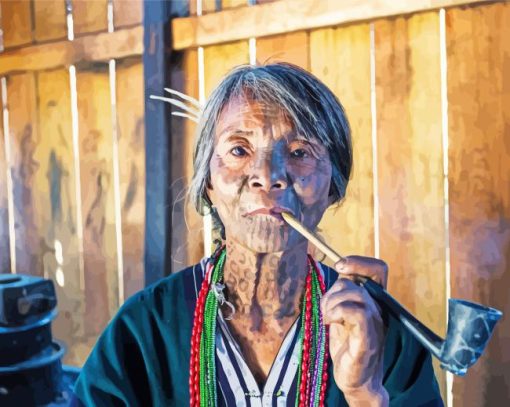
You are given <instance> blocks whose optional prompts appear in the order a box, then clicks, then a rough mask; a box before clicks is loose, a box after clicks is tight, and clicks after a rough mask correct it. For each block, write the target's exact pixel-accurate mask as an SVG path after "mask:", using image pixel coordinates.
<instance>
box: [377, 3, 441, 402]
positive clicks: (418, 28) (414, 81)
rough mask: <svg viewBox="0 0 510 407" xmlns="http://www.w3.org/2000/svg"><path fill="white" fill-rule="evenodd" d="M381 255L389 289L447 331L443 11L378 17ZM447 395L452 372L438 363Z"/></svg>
mask: <svg viewBox="0 0 510 407" xmlns="http://www.w3.org/2000/svg"><path fill="white" fill-rule="evenodd" d="M374 31H375V66H376V78H375V83H376V89H375V91H376V96H377V103H376V111H377V117H376V121H377V147H378V148H377V162H378V166H377V172H378V181H379V182H378V184H379V185H378V196H379V230H380V234H379V244H380V257H381V258H383V259H385V261H386V262H387V263H388V265H389V266H390V270H391V274H390V280H389V285H388V289H389V291H390V292H391V293H392V294H394V295H395V296H397V297H398V298H399V300H400V301H401V302H402V303H403V304H404V305H405V307H406V308H407V309H408V310H410V311H411V312H412V313H413V314H415V315H416V316H417V318H418V319H419V320H420V321H422V322H424V323H425V324H426V325H427V326H429V327H430V328H431V329H433V330H434V331H435V332H441V333H444V332H446V305H445V299H446V281H445V276H446V273H445V256H446V255H445V247H446V242H445V220H444V177H443V145H442V132H441V83H440V80H438V79H439V78H440V77H441V75H440V58H439V56H440V51H439V45H440V40H439V18H438V13H437V12H433V13H424V14H417V15H414V16H412V17H400V18H396V19H392V20H381V21H376V22H375V24H374ZM436 375H437V377H438V380H439V383H440V384H441V387H442V390H443V394H445V393H444V392H445V390H446V388H445V387H444V385H445V383H446V378H445V374H444V372H443V371H442V370H441V369H440V368H439V365H437V366H436Z"/></svg>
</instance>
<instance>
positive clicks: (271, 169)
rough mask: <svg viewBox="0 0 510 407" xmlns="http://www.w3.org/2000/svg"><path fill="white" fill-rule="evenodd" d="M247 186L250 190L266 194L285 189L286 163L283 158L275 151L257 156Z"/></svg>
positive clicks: (286, 183)
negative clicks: (263, 191) (261, 191)
mask: <svg viewBox="0 0 510 407" xmlns="http://www.w3.org/2000/svg"><path fill="white" fill-rule="evenodd" d="M248 184H249V185H250V188H254V189H262V190H265V191H267V192H269V191H270V190H273V189H285V188H287V185H288V182H287V172H286V163H285V160H284V159H283V157H282V156H281V155H280V154H278V153H277V152H275V151H270V152H263V153H261V154H258V156H257V158H256V159H255V160H254V162H253V164H252V168H251V174H250V177H249V180H248Z"/></svg>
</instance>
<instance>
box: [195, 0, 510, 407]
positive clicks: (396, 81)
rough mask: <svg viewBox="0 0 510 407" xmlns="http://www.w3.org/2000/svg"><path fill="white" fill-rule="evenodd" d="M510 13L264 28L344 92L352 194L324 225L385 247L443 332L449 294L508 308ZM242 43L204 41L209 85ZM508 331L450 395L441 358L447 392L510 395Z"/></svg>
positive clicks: (273, 46) (281, 56)
mask: <svg viewBox="0 0 510 407" xmlns="http://www.w3.org/2000/svg"><path fill="white" fill-rule="evenodd" d="M237 6H238V5H237V4H236V7H237ZM228 7H230V4H229V3H226V4H224V5H223V8H228ZM506 21H510V5H509V4H508V3H505V2H496V3H495V4H490V5H477V6H464V7H457V8H450V9H448V10H446V27H445V30H446V31H445V32H446V38H444V37H441V28H440V24H441V14H440V11H439V10H437V11H429V12H422V13H417V14H414V15H408V16H400V17H395V18H386V19H379V20H376V21H373V22H368V23H356V24H351V25H343V26H340V27H329V28H324V29H317V30H312V31H309V32H305V31H302V32H295V33H288V34H282V35H278V36H274V37H265V38H257V39H256V60H257V63H259V64H263V63H271V62H275V61H287V62H292V63H295V64H297V65H299V66H301V67H303V68H305V69H308V70H310V71H311V72H312V73H313V74H315V75H316V76H317V77H319V78H320V79H321V80H323V81H324V82H325V83H326V84H327V85H328V86H329V87H330V88H331V89H332V90H333V91H334V92H335V94H336V95H337V96H338V97H339V99H340V101H341V102H342V104H343V105H344V107H345V109H346V112H347V115H348V118H349V121H350V124H351V129H352V135H353V153H354V168H353V174H352V177H351V181H350V184H349V187H348V190H347V196H346V199H345V200H344V201H343V203H342V204H341V205H340V206H339V207H338V208H330V209H329V210H328V211H327V212H326V214H325V215H324V218H323V220H322V222H321V224H320V225H319V231H320V233H321V234H322V236H324V238H325V239H326V240H327V241H328V242H330V243H331V245H332V246H333V247H335V248H337V249H338V250H339V251H340V252H341V253H343V254H362V255H368V256H378V257H380V258H382V259H384V260H386V261H387V263H388V264H389V268H390V278H389V291H390V292H391V293H392V294H393V295H394V296H395V297H396V298H397V299H398V300H399V301H400V302H401V303H403V304H404V305H405V306H406V308H407V309H409V310H410V311H411V312H413V313H414V314H415V315H416V316H417V317H418V318H419V319H420V320H421V321H423V322H424V323H425V324H426V325H427V326H429V327H431V328H432V329H433V330H434V331H436V332H437V333H438V334H440V335H444V334H445V332H446V322H447V321H446V318H447V315H446V314H447V298H448V297H457V298H465V299H468V300H473V301H477V302H480V303H483V304H486V305H489V306H493V307H495V308H498V309H500V310H502V311H503V312H504V314H508V313H509V312H510V299H509V298H510V296H509V295H508V293H509V287H510V270H509V264H510V226H509V225H510V221H509V218H510V195H509V188H508V186H509V185H510V167H509V163H510V143H509V142H508V140H510V133H509V131H510V130H509V127H508V123H509V122H510V108H509V106H510V91H509V89H510V86H509V81H510V79H509V78H510V71H509V69H510V48H509V45H508V44H509V43H508V41H507V40H506V38H507V37H508V36H509V35H510V32H509V30H508V24H506V25H505V22H506ZM442 45H444V46H445V47H446V54H447V58H446V65H445V66H446V67H447V73H448V75H447V79H446V82H444V83H442V81H441V75H442V70H441V69H442V68H441V46H442ZM186 52H192V50H186ZM245 54H246V41H239V42H236V43H230V44H221V45H214V46H208V47H206V48H205V61H206V63H205V78H206V79H205V88H206V95H208V94H209V92H210V90H211V88H212V86H213V85H212V84H213V83H217V82H218V81H219V80H220V78H221V76H222V75H223V74H224V73H225V71H226V68H227V67H230V66H231V65H233V64H234V63H233V62H230V61H234V62H235V63H239V62H241V61H242V58H240V57H239V56H240V55H245ZM208 58H209V59H208ZM211 60H212V61H214V63H210V61H211ZM208 61H209V62H208ZM225 61H227V62H225ZM442 86H445V87H446V94H447V100H446V99H444V98H443V96H442V88H441V87H442ZM446 102H447V103H448V104H446ZM444 106H447V110H446V111H444V110H443V107H444ZM445 119H446V120H447V124H448V127H447V130H446V131H445V132H443V127H442V126H443V120H445ZM445 146H447V147H448V151H445V148H444V147H445ZM188 157H191V155H190V153H188ZM190 159H191V158H190ZM445 164H446V165H447V167H445ZM448 185H449V189H448ZM445 192H448V194H447V195H445ZM448 204H449V211H447V210H446V211H445V208H448V206H446V205H448ZM312 250H313V248H312ZM448 256H450V262H449V261H448V260H449V257H448ZM326 262H327V261H326ZM450 285H451V288H450ZM449 290H451V291H449ZM508 332H510V322H509V320H508V318H507V317H505V316H503V319H502V321H501V322H500V323H499V325H498V326H497V328H496V333H495V336H494V338H493V339H492V341H491V342H490V344H489V347H488V349H487V351H486V353H485V354H484V355H483V356H482V357H481V359H480V360H479V361H478V363H477V364H476V365H475V366H474V367H473V368H471V369H470V370H469V371H468V373H467V375H466V376H465V377H463V378H460V377H454V378H453V393H452V394H451V395H448V394H447V391H448V389H447V377H446V373H445V372H444V371H443V370H441V369H440V368H439V366H438V363H437V361H434V368H435V372H436V377H437V379H438V382H439V385H440V389H441V394H442V396H443V399H444V402H445V405H446V403H447V401H448V400H449V399H453V404H450V405H454V406H460V405H462V406H492V405H495V406H496V405H506V404H507V402H508V401H510V390H509V389H510V369H508V366H509V364H510V347H509V346H508V344H509V340H510V337H509V334H508Z"/></svg>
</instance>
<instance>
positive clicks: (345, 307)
mask: <svg viewBox="0 0 510 407" xmlns="http://www.w3.org/2000/svg"><path fill="white" fill-rule="evenodd" d="M321 311H322V314H323V318H324V322H325V323H326V324H331V323H339V324H342V325H343V324H347V325H351V326H354V325H355V326H359V325H361V324H363V323H364V321H365V320H366V319H367V318H370V317H371V315H378V316H379V314H380V312H379V309H378V307H377V306H376V304H375V302H374V300H373V299H372V298H371V297H370V295H369V294H368V293H367V291H366V290H365V289H363V288H362V287H359V286H357V285H356V284H354V283H353V282H352V281H350V280H347V279H339V280H337V281H336V282H335V284H334V285H333V286H332V287H331V289H330V290H329V291H328V292H327V293H326V294H325V295H324V297H323V298H322V300H321Z"/></svg>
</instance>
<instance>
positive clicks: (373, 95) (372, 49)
mask: <svg viewBox="0 0 510 407" xmlns="http://www.w3.org/2000/svg"><path fill="white" fill-rule="evenodd" d="M376 104H377V95H376V92H375V30H374V23H371V24H370V110H371V112H372V169H373V170H372V171H373V174H374V176H373V180H374V181H373V195H374V256H375V257H377V258H379V256H380V254H379V253H380V251H379V182H378V179H379V175H378V171H377V165H378V164H377V107H376Z"/></svg>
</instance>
